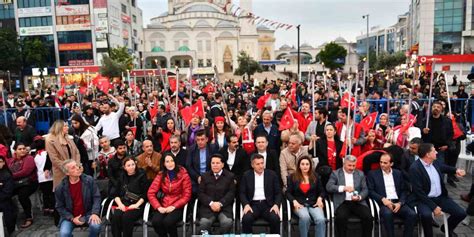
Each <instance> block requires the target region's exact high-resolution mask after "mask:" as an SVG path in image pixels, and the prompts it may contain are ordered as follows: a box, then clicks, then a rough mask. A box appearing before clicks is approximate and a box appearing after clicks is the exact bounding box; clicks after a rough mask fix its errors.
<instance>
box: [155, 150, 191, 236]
mask: <svg viewBox="0 0 474 237" xmlns="http://www.w3.org/2000/svg"><path fill="white" fill-rule="evenodd" d="M161 164H162V167H161V170H162V171H161V172H160V173H159V174H158V175H157V176H156V178H155V179H154V180H153V183H152V184H151V186H150V188H149V189H148V200H149V201H150V204H151V206H152V207H153V210H155V212H154V213H153V219H152V221H151V223H152V225H153V228H154V229H155V232H156V233H158V236H160V237H168V236H170V237H177V236H178V228H177V227H176V224H177V223H178V222H179V221H180V220H181V219H182V217H183V209H184V206H185V205H186V204H187V203H188V202H189V200H190V199H191V189H192V187H191V179H190V178H189V175H188V172H187V171H186V169H185V168H183V167H181V166H178V165H176V162H175V157H174V155H173V154H171V153H169V154H166V155H165V158H164V162H162V163H161ZM157 196H158V197H157ZM158 199H159V200H158Z"/></svg>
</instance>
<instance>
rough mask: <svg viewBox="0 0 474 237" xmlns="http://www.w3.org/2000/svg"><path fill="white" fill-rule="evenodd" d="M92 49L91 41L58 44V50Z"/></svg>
mask: <svg viewBox="0 0 474 237" xmlns="http://www.w3.org/2000/svg"><path fill="white" fill-rule="evenodd" d="M89 49H92V43H74V44H59V45H58V50H59V51H73V50H89Z"/></svg>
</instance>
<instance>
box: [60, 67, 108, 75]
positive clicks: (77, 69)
mask: <svg viewBox="0 0 474 237" xmlns="http://www.w3.org/2000/svg"><path fill="white" fill-rule="evenodd" d="M99 70H100V67H99V66H84V67H80V66H79V67H74V66H71V67H59V73H60V74H71V73H87V72H89V73H96V72H99Z"/></svg>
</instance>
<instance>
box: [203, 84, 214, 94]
mask: <svg viewBox="0 0 474 237" xmlns="http://www.w3.org/2000/svg"><path fill="white" fill-rule="evenodd" d="M214 91H216V90H215V89H214V86H213V85H212V83H208V84H207V86H205V87H204V88H202V93H204V94H207V93H209V92H214Z"/></svg>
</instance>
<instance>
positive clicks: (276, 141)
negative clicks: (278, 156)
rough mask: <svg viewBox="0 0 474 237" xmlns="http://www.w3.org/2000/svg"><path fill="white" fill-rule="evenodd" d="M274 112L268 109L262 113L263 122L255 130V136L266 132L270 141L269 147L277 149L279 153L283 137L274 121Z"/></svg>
mask: <svg viewBox="0 0 474 237" xmlns="http://www.w3.org/2000/svg"><path fill="white" fill-rule="evenodd" d="M272 120H273V113H272V112H271V111H268V110H266V111H265V112H263V114H262V121H263V122H262V123H261V124H259V125H258V126H257V127H256V128H255V131H254V137H257V136H259V135H261V134H265V137H266V138H267V141H268V143H269V145H268V147H269V148H270V149H273V150H275V151H276V152H277V153H280V147H281V138H280V131H278V127H277V126H276V125H275V124H273V123H272Z"/></svg>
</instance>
